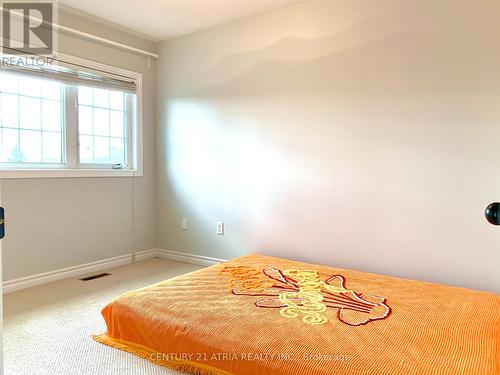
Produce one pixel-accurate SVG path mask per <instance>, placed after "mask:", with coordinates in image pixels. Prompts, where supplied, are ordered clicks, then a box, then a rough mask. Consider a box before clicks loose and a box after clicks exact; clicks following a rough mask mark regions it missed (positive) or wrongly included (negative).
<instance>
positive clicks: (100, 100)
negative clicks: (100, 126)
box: [94, 89, 109, 108]
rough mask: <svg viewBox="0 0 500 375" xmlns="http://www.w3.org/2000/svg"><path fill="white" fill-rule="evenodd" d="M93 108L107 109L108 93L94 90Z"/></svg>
mask: <svg viewBox="0 0 500 375" xmlns="http://www.w3.org/2000/svg"><path fill="white" fill-rule="evenodd" d="M94 107H102V108H109V91H108V90H102V89H94Z"/></svg>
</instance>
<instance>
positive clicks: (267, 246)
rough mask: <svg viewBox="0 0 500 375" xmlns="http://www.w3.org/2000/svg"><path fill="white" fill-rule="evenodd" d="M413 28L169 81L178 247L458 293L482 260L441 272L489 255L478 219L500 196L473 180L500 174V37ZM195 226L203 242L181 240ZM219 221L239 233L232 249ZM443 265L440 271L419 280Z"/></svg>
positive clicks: (478, 28)
mask: <svg viewBox="0 0 500 375" xmlns="http://www.w3.org/2000/svg"><path fill="white" fill-rule="evenodd" d="M405 21H407V19H404V18H403V19H399V18H396V17H395V18H393V19H389V20H388V19H384V18H374V19H369V20H366V21H363V22H360V23H357V24H354V25H352V26H351V27H350V28H349V29H347V30H344V31H343V32H340V33H336V34H334V35H330V36H327V37H323V38H318V39H313V40H303V39H298V38H287V39H284V40H282V41H279V42H277V43H275V44H273V45H271V46H268V47H266V48H263V49H261V50H256V51H250V52H248V53H242V54H237V55H229V56H228V57H226V58H224V59H222V60H220V61H219V62H217V63H216V64H215V65H212V66H210V67H205V66H204V65H203V62H197V63H190V64H191V65H190V69H187V70H186V73H185V74H178V72H175V71H173V72H171V73H170V74H168V76H167V77H166V81H165V90H166V98H165V103H166V104H165V105H163V106H162V109H163V119H162V123H163V124H165V129H160V132H164V133H163V134H161V136H162V137H163V142H165V145H166V150H167V151H166V154H165V155H163V156H162V158H161V159H162V161H161V163H162V164H161V165H162V169H163V170H164V172H165V173H166V176H165V181H164V183H165V184H166V185H167V186H168V187H167V188H166V189H165V190H164V192H163V199H164V204H165V205H168V207H169V209H170V211H169V212H168V213H165V217H164V218H163V220H164V221H167V222H168V221H170V222H173V223H174V226H173V227H170V228H174V229H167V232H166V233H165V236H166V239H165V241H166V242H167V243H168V246H169V247H170V248H171V249H175V250H177V249H182V250H185V251H191V252H194V253H203V254H205V255H209V256H216V257H221V258H230V257H234V256H237V255H240V254H242V253H245V252H248V251H254V250H260V251H266V252H268V253H270V254H273V255H278V256H280V255H281V256H286V257H289V258H296V259H300V260H307V261H314V262H321V263H329V264H335V265H337V266H342V267H351V268H358V269H359V268H361V269H367V270H370V271H374V272H382V273H392V274H394V273H395V272H394V270H395V269H398V270H400V275H404V276H407V277H408V276H409V277H411V276H412V275H413V276H414V277H415V278H420V279H429V280H434V279H436V275H441V276H439V277H440V278H441V279H444V280H447V282H448V283H453V282H455V283H456V284H458V285H460V284H461V281H460V280H459V279H458V277H457V276H456V274H457V272H456V270H457V269H462V268H463V269H467V267H468V265H467V263H468V262H469V259H468V258H467V257H463V258H462V259H456V260H455V270H443V267H442V265H443V263H444V262H446V261H447V259H448V258H449V257H452V256H454V254H456V253H457V249H458V252H459V253H460V252H467V249H468V248H469V249H470V248H471V247H472V246H477V243H478V241H479V242H480V243H481V242H482V243H483V244H485V247H486V245H488V244H486V243H485V238H484V235H485V233H484V231H483V230H482V225H483V222H482V217H481V215H479V214H478V215H475V212H476V211H477V212H480V211H481V210H482V209H483V208H484V207H483V205H484V204H483V200H485V202H486V201H487V197H488V196H491V194H492V191H493V189H494V188H496V189H497V190H498V188H500V186H498V183H497V182H495V181H493V180H491V184H490V186H478V185H477V184H476V183H475V181H478V180H481V179H484V175H485V174H486V175H488V173H489V172H491V171H492V170H495V164H498V156H497V153H496V151H494V150H496V145H495V144H496V141H495V140H497V139H499V137H500V130H499V127H498V126H497V125H495V124H496V123H497V120H496V119H497V118H499V117H500V109H499V108H498V105H497V103H494V101H492V100H490V98H491V96H494V95H498V93H499V92H500V75H498V66H499V65H500V54H499V53H498V52H497V51H498V47H500V43H499V38H497V37H495V34H494V33H493V32H489V31H491V30H490V29H494V26H492V25H491V24H490V23H488V22H484V20H482V21H480V20H478V21H477V22H473V23H471V24H467V23H465V24H462V27H464V28H465V29H466V30H462V32H460V33H455V32H454V31H456V30H455V29H454V27H455V25H454V24H453V23H451V26H450V28H449V29H446V27H443V28H442V29H440V32H439V33H436V32H435V31H434V30H431V29H427V28H426V24H425V23H422V24H421V23H419V22H418V21H419V20H418V19H417V21H414V23H408V22H405ZM481 22H482V24H481ZM495 22H496V21H495ZM464 35H467V38H464ZM471 124H476V126H475V127H471ZM479 128H480V131H478V130H479ZM457 165H460V166H461V167H462V169H457V168H456V166H457ZM457 202H462V204H460V205H457ZM183 215H189V216H190V217H192V218H193V219H194V221H195V222H196V223H197V224H196V225H197V226H198V227H197V229H198V231H193V232H190V233H181V232H179V231H178V228H179V223H178V222H177V220H179V219H178V218H180V217H182V216H183ZM424 218H425V219H424ZM216 220H225V221H227V222H228V223H229V225H228V228H230V230H229V231H228V234H227V235H226V236H225V238H220V237H217V236H215V221H216ZM457 233H468V235H467V236H463V237H460V236H457V235H456V234H457ZM489 236H490V237H488V239H487V240H486V241H492V242H493V240H495V241H497V240H498V236H497V237H496V239H492V238H493V237H492V235H491V234H489ZM436 248H439V254H438V255H436V254H434V252H435V249H436ZM325 254H328V255H326V257H325ZM429 256H435V258H434V259H435V260H436V262H435V263H433V264H430V265H427V267H426V269H420V270H418V271H415V270H414V268H415V259H419V260H425V259H427V258H428V257H429ZM447 272H449V274H446V273H447ZM443 273H444V274H443ZM491 275H493V274H491ZM438 281H439V278H438ZM492 281H494V280H493V276H491V278H490V282H492ZM485 285H487V284H485Z"/></svg>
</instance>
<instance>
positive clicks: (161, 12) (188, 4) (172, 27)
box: [59, 0, 301, 41]
mask: <svg viewBox="0 0 500 375" xmlns="http://www.w3.org/2000/svg"><path fill="white" fill-rule="evenodd" d="M300 1H301V0H134V1H130V0H126V1H125V0H84V1H82V0H59V4H62V5H63V6H68V7H71V8H74V9H77V10H79V11H81V12H85V13H88V14H90V15H93V16H96V17H99V18H102V19H104V20H106V21H109V22H112V23H115V24H117V25H120V26H122V27H126V28H128V29H130V30H133V31H135V32H138V33H140V34H142V35H144V36H147V37H149V38H150V39H153V40H157V41H159V40H165V39H170V38H173V37H177V36H180V35H185V34H189V33H191V32H193V31H197V30H203V29H207V28H209V27H212V26H216V25H221V24H223V23H226V22H229V21H233V20H236V19H239V18H243V17H247V16H252V15H255V14H259V13H264V12H267V11H270V10H273V9H278V8H281V7H284V6H287V5H291V4H295V3H298V2H300Z"/></svg>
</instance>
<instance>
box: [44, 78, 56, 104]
mask: <svg viewBox="0 0 500 375" xmlns="http://www.w3.org/2000/svg"><path fill="white" fill-rule="evenodd" d="M42 97H43V98H45V99H52V100H57V101H60V100H61V84H60V83H59V82H56V81H50V80H44V81H42Z"/></svg>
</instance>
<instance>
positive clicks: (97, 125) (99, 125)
mask: <svg viewBox="0 0 500 375" xmlns="http://www.w3.org/2000/svg"><path fill="white" fill-rule="evenodd" d="M94 134H95V135H104V136H108V135H109V111H108V110H107V109H100V108H95V109H94Z"/></svg>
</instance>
